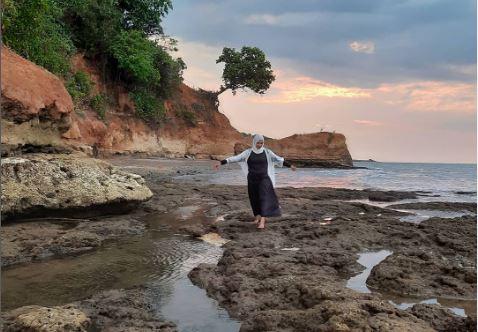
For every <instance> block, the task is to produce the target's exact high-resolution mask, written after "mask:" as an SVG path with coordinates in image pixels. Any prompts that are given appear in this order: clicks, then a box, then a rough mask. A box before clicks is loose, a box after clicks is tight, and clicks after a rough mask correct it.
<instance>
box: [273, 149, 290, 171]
mask: <svg viewBox="0 0 478 332" xmlns="http://www.w3.org/2000/svg"><path fill="white" fill-rule="evenodd" d="M269 152H270V154H271V159H272V162H273V163H275V164H276V165H277V166H279V167H283V166H285V167H288V168H290V169H292V170H293V171H295V169H296V167H295V166H294V165H292V164H291V163H289V162H288V161H287V160H285V159H284V158H282V157H280V156H278V155H276V154H275V153H274V152H272V151H271V150H269Z"/></svg>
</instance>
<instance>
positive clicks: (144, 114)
mask: <svg viewBox="0 0 478 332" xmlns="http://www.w3.org/2000/svg"><path fill="white" fill-rule="evenodd" d="M131 97H132V98H133V101H134V103H135V105H136V112H137V114H138V116H139V117H140V118H141V119H143V120H145V121H147V122H150V123H154V124H159V123H160V122H161V120H163V119H164V117H165V114H166V110H165V108H164V105H163V102H162V101H161V100H160V99H159V98H158V97H156V96H155V95H154V94H153V93H151V92H149V91H147V90H144V89H136V90H134V91H133V92H131Z"/></svg>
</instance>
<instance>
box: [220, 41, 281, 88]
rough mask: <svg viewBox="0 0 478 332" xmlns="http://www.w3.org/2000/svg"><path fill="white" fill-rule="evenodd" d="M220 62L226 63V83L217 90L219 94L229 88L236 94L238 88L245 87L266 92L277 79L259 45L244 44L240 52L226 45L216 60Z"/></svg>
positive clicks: (224, 74)
mask: <svg viewBox="0 0 478 332" xmlns="http://www.w3.org/2000/svg"><path fill="white" fill-rule="evenodd" d="M220 62H224V63H225V66H224V71H223V74H222V79H223V81H224V85H222V86H221V88H220V89H219V91H217V92H216V94H217V95H220V94H221V93H223V92H224V91H226V90H228V89H231V90H232V94H234V95H235V94H236V92H237V91H236V90H237V89H245V88H249V89H251V90H252V91H254V92H256V93H259V94H264V93H265V92H266V90H267V89H269V86H270V85H271V83H272V82H274V80H275V76H274V74H273V71H272V68H271V63H270V62H269V61H267V59H266V56H265V54H264V52H263V51H262V50H260V49H259V48H257V47H247V46H244V47H242V49H241V51H240V52H238V51H236V50H235V49H234V48H228V47H224V49H223V50H222V54H221V56H219V58H218V59H217V60H216V63H220Z"/></svg>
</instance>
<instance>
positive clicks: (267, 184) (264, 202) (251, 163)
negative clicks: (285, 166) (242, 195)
mask: <svg viewBox="0 0 478 332" xmlns="http://www.w3.org/2000/svg"><path fill="white" fill-rule="evenodd" d="M247 166H248V167H249V172H248V175H247V189H248V193H249V200H250V202H251V207H252V212H253V213H254V216H258V215H260V216H261V217H279V216H280V215H281V210H280V206H279V201H278V199H277V195H276V192H275V190H274V186H273V185H272V181H271V179H270V178H269V175H268V174H267V157H266V153H265V152H262V153H260V154H257V153H254V152H251V155H250V156H249V158H248V160H247Z"/></svg>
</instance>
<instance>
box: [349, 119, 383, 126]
mask: <svg viewBox="0 0 478 332" xmlns="http://www.w3.org/2000/svg"><path fill="white" fill-rule="evenodd" d="M354 122H355V123H358V124H360V125H365V126H372V127H377V126H383V125H384V124H383V122H378V121H372V120H354Z"/></svg>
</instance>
